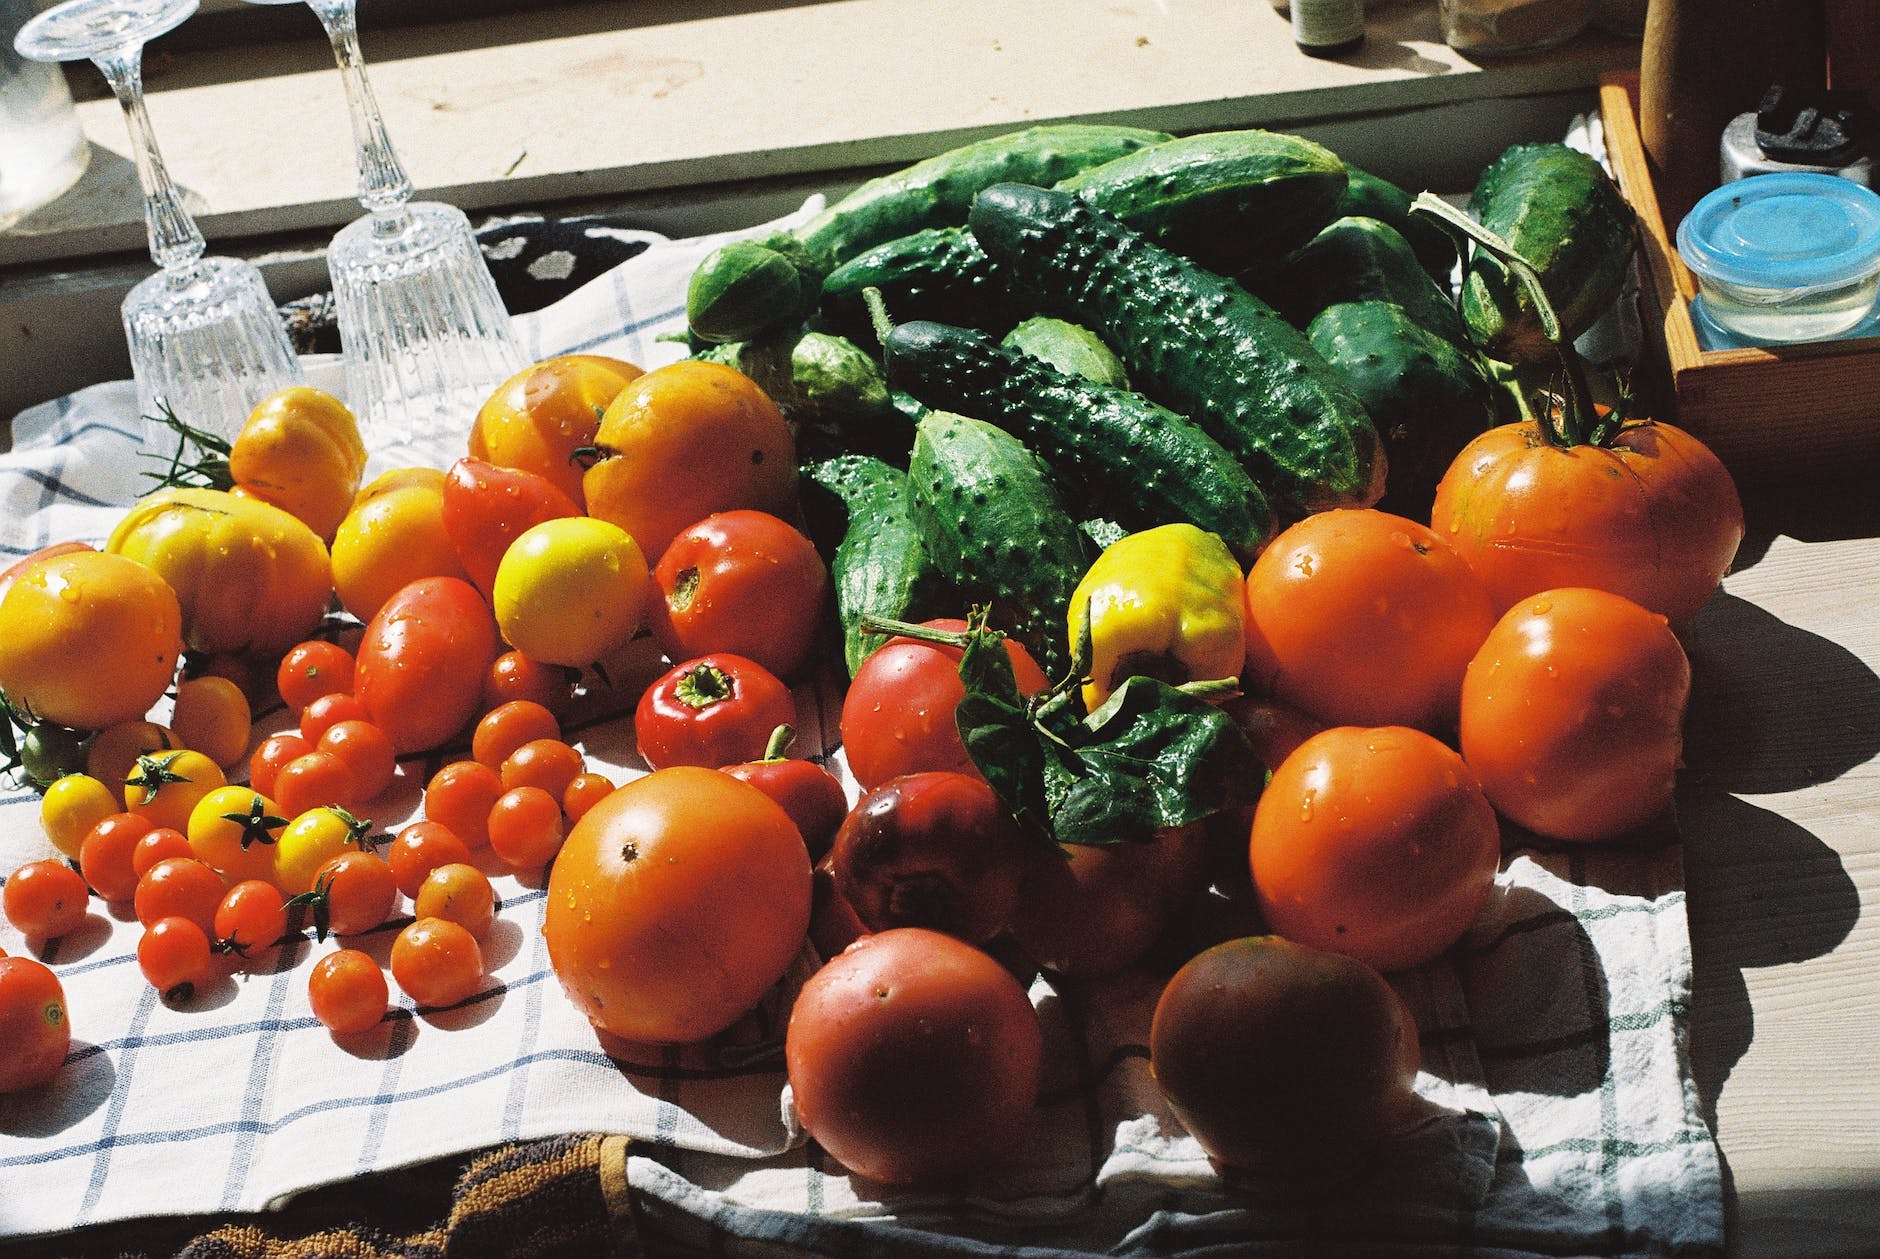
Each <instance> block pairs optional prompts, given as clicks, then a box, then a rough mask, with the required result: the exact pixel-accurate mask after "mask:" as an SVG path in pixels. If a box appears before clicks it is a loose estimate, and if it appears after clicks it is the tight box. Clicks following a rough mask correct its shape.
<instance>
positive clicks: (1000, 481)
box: [907, 410, 1089, 677]
mask: <svg viewBox="0 0 1880 1259" xmlns="http://www.w3.org/2000/svg"><path fill="white" fill-rule="evenodd" d="M907 471H908V478H909V479H910V480H911V481H912V483H913V492H914V521H915V525H916V527H918V529H919V530H920V536H921V540H922V541H923V542H924V543H925V544H926V547H927V553H928V555H930V556H931V557H932V559H933V562H934V564H935V565H936V566H937V567H938V568H939V569H940V571H941V572H944V573H950V574H952V577H953V582H954V585H955V587H956V589H957V591H958V593H959V595H960V597H961V598H962V599H963V600H966V601H968V602H971V603H977V604H984V605H985V606H986V607H987V609H988V614H989V618H990V623H991V624H992V625H993V626H994V627H995V628H998V629H1002V630H1005V631H1006V632H1007V633H1009V634H1011V635H1012V636H1013V637H1014V638H1016V639H1018V640H1019V641H1020V642H1022V643H1023V644H1025V646H1026V647H1027V648H1029V649H1030V651H1031V653H1032V656H1033V658H1035V659H1036V660H1037V661H1038V663H1039V665H1040V666H1042V667H1043V669H1044V670H1045V672H1046V673H1047V674H1048V675H1050V676H1052V677H1056V676H1058V675H1060V674H1062V673H1063V672H1064V670H1065V669H1066V668H1067V667H1068V666H1069V664H1070V652H1069V649H1068V645H1067V643H1066V641H1065V638H1066V634H1067V630H1066V625H1067V624H1068V617H1069V610H1070V599H1071V592H1072V591H1074V590H1075V589H1076V588H1077V583H1078V581H1079V580H1081V579H1082V577H1083V574H1084V569H1085V568H1086V567H1087V566H1088V564H1089V556H1088V554H1087V552H1086V551H1085V548H1084V535H1083V534H1082V533H1080V532H1079V531H1078V528H1077V524H1076V522H1075V521H1073V520H1072V519H1071V516H1070V513H1069V512H1068V511H1066V510H1065V507H1064V501H1063V499H1062V498H1060V497H1059V495H1058V491H1057V489H1056V488H1055V487H1054V486H1053V485H1052V483H1051V479H1050V474H1049V472H1048V471H1047V470H1046V468H1045V466H1044V464H1043V463H1041V462H1040V461H1039V459H1038V457H1037V456H1036V455H1034V454H1032V452H1031V451H1030V450H1028V449H1027V448H1026V447H1025V444H1024V443H1023V442H1021V441H1019V440H1018V438H1016V437H1014V436H1012V435H1011V434H1010V433H1007V432H1006V431H1005V430H1004V429H1001V428H997V427H995V426H993V425H991V424H988V423H986V422H985V421H984V420H976V419H972V418H970V417H967V416H963V415H957V414H954V413H952V412H948V411H940V410H936V411H929V412H928V413H927V415H926V417H925V418H924V419H922V420H921V422H920V423H919V424H918V425H917V426H916V427H915V430H914V450H913V453H912V455H911V456H909V459H908V468H907Z"/></svg>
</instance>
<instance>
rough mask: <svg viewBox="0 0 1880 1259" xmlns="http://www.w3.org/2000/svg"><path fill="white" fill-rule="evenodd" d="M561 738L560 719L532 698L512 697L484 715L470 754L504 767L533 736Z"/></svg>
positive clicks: (472, 742)
mask: <svg viewBox="0 0 1880 1259" xmlns="http://www.w3.org/2000/svg"><path fill="white" fill-rule="evenodd" d="M559 738H561V722H560V721H558V720H556V718H555V714H554V713H552V712H550V711H549V709H548V707H547V706H546V705H543V704H538V703H536V702H534V701H533V700H510V701H509V702H507V703H504V704H499V705H498V706H496V707H495V708H492V709H490V711H489V712H487V713H485V714H483V716H482V718H481V719H480V720H479V721H478V722H477V726H476V730H475V732H474V733H472V735H471V737H470V755H471V756H472V757H474V758H475V759H476V760H479V761H481V762H483V764H485V765H488V766H489V767H490V768H491V769H501V768H502V765H503V762H504V761H506V760H508V759H509V754H510V753H511V752H514V751H515V750H516V749H517V748H519V747H521V746H522V745H523V744H525V743H528V742H529V741H531V740H533V739H559Z"/></svg>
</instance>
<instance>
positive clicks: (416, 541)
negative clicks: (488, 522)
mask: <svg viewBox="0 0 1880 1259" xmlns="http://www.w3.org/2000/svg"><path fill="white" fill-rule="evenodd" d="M421 577H459V578H462V579H463V580H465V581H468V580H470V577H469V574H467V573H465V572H464V568H463V563H462V561H460V560H459V559H458V558H457V548H456V547H455V546H453V545H452V544H451V540H450V535H449V534H447V533H445V531H444V474H443V473H442V472H440V471H438V470H437V469H436V468H394V469H392V470H391V471H390V472H387V473H384V474H383V475H381V476H379V477H377V478H375V479H374V480H373V482H372V483H371V484H370V485H368V486H366V487H365V489H363V490H360V491H359V497H358V498H357V499H355V500H354V501H353V506H352V510H351V511H349V512H348V513H347V514H346V519H344V520H342V521H341V522H340V525H339V531H338V532H337V533H335V534H334V535H333V588H334V589H335V590H336V591H337V592H338V593H339V601H340V604H341V605H342V606H343V607H344V608H345V609H346V610H347V611H348V612H350V613H352V614H353V615H354V616H356V617H358V618H359V619H360V620H361V621H370V620H371V619H372V614H373V613H374V612H377V611H378V610H379V609H380V608H381V607H383V606H384V605H385V603H386V601H387V600H389V599H390V598H391V597H392V596H393V595H395V594H397V593H398V592H399V591H400V590H401V589H403V588H404V587H405V586H407V585H409V584H411V583H412V582H414V581H417V580H418V579H419V578H421Z"/></svg>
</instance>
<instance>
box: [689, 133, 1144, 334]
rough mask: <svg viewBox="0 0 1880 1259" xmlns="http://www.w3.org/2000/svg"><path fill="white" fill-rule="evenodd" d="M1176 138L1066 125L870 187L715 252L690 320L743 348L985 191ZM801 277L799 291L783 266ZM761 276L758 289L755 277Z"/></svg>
mask: <svg viewBox="0 0 1880 1259" xmlns="http://www.w3.org/2000/svg"><path fill="white" fill-rule="evenodd" d="M1167 139H1169V136H1168V134H1167V133H1166V132H1162V131H1146V130H1143V129H1141V128H1137V127H1114V126H1103V125H1098V124H1083V123H1063V124H1056V125H1047V126H1038V127H1029V128H1026V129H1025V130H1023V131H1017V132H1012V133H1010V134H1007V135H1000V136H993V137H991V138H990V139H986V140H979V141H976V142H974V143H972V144H966V145H961V146H960V147H958V148H955V149H950V150H948V151H947V152H945V153H940V154H936V155H935V156H933V157H930V158H927V159H926V160H924V161H920V162H915V163H914V164H913V165H911V166H908V167H904V168H903V169H901V170H898V171H894V172H892V173H891V174H887V175H882V176H880V177H878V178H875V179H871V180H869V181H868V182H867V183H864V184H863V185H861V186H860V187H859V188H857V189H855V190H854V191H853V192H851V193H849V194H848V195H847V196H845V197H843V198H841V199H840V200H838V201H837V202H835V203H834V204H833V205H831V206H829V207H828V208H827V209H825V210H824V211H823V212H822V213H820V214H818V215H816V216H815V217H814V218H812V219H811V220H810V221H809V222H807V223H805V224H803V225H802V226H801V227H799V228H797V229H795V230H794V231H790V232H779V233H776V234H774V235H772V236H770V237H768V238H766V239H764V240H762V241H741V242H738V244H737V245H734V246H726V247H725V248H722V249H719V250H715V251H713V252H712V253H711V254H709V255H708V256H707V257H706V258H705V259H704V261H703V262H701V263H700V264H699V268H698V270H697V271H696V272H694V273H693V275H692V279H691V282H690V284H689V285H688V287H687V289H686V303H685V311H686V321H687V323H689V324H690V325H691V328H692V331H693V332H694V333H695V334H697V335H698V336H700V337H703V338H704V339H706V340H708V341H741V340H744V339H746V338H748V337H752V336H756V335H757V334H758V333H760V332H763V331H764V330H766V329H769V328H774V327H777V326H779V325H781V324H785V323H788V322H791V321H793V320H798V319H801V318H803V317H804V316H805V315H807V314H808V313H809V305H810V303H812V302H813V300H814V296H815V294H816V293H817V292H818V291H819V289H820V288H821V285H822V279H823V277H824V276H826V275H827V274H829V272H830V271H832V270H833V269H835V268H836V267H837V266H839V265H841V264H842V263H844V262H846V261H848V260H849V259H850V258H853V257H854V256H855V255H856V254H859V253H860V252H862V251H863V250H864V249H867V248H868V247H869V246H871V245H878V244H880V243H881V242H883V241H889V240H894V239H895V238H896V237H900V236H905V235H907V234H908V233H909V232H915V231H919V230H921V229H922V228H928V227H944V226H946V225H948V224H950V223H960V222H963V221H964V220H965V218H966V211H967V207H968V206H970V205H971V204H972V200H973V196H974V194H975V193H977V192H978V191H979V190H980V189H981V188H984V187H986V186H987V185H989V184H994V183H999V182H1000V181H1003V180H1016V181H1019V182H1022V183H1034V184H1052V183H1056V182H1057V181H1058V180H1060V179H1063V178H1065V177H1066V176H1068V175H1072V174H1075V173H1076V172H1078V171H1080V170H1083V169H1084V168H1085V167H1087V166H1095V165H1098V164H1099V163H1102V162H1107V161H1109V160H1111V159H1112V158H1116V157H1120V156H1122V155H1123V154H1125V153H1129V152H1133V151H1134V150H1136V149H1139V148H1143V147H1145V146H1147V145H1151V144H1159V143H1161V142H1163V141H1165V140H1167ZM760 250H768V251H770V252H771V253H772V254H775V255H780V256H781V257H782V259H783V261H784V263H785V264H787V265H788V266H789V267H791V268H794V269H795V271H796V272H797V273H798V283H797V285H796V286H795V287H794V288H792V287H791V286H790V285H788V284H787V283H784V282H783V280H782V273H781V271H780V269H779V266H778V263H777V262H776V261H775V259H774V258H771V257H766V256H765V255H764V254H762V253H760V252H758V251H760ZM752 272H757V273H759V276H760V279H759V282H756V283H753V282H752V281H751V279H750V273H752Z"/></svg>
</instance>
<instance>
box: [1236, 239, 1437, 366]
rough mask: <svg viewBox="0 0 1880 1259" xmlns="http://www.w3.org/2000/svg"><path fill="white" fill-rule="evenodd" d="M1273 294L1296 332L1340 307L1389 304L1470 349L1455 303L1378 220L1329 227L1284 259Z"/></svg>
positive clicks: (1277, 304) (1405, 242)
mask: <svg viewBox="0 0 1880 1259" xmlns="http://www.w3.org/2000/svg"><path fill="white" fill-rule="evenodd" d="M1273 293H1274V300H1273V304H1274V305H1275V306H1276V307H1278V308H1279V310H1280V312H1281V313H1282V314H1284V315H1285V316H1286V318H1287V319H1288V320H1290V321H1291V322H1292V323H1293V324H1294V325H1295V326H1297V327H1301V328H1303V327H1304V326H1305V325H1307V324H1309V323H1311V322H1312V317H1313V316H1314V315H1316V314H1318V313H1319V312H1320V311H1322V310H1324V309H1325V308H1326V307H1327V306H1332V305H1336V304H1337V303H1339V302H1393V303H1395V304H1397V305H1399V306H1401V307H1403V308H1404V309H1405V310H1406V311H1409V312H1410V316H1411V318H1412V319H1414V320H1415V321H1416V322H1417V323H1419V324H1421V325H1422V326H1423V327H1425V328H1428V329H1430V330H1431V331H1432V332H1435V333H1437V334H1438V335H1439V336H1441V337H1443V338H1444V339H1445V340H1447V341H1451V342H1454V343H1455V344H1457V345H1469V344H1470V341H1469V330H1468V328H1467V327H1465V326H1464V325H1463V322H1462V316H1461V315H1460V314H1458V313H1457V312H1456V306H1455V303H1454V302H1453V301H1451V300H1450V298H1449V295H1448V294H1447V293H1445V292H1444V291H1443V290H1442V289H1439V288H1437V287H1436V281H1434V280H1432V279H1430V277H1429V273H1428V272H1426V271H1424V270H1423V267H1422V265H1421V264H1420V263H1418V262H1417V257H1416V253H1415V251H1414V250H1412V249H1411V248H1410V242H1408V241H1407V240H1405V239H1404V237H1403V235H1402V234H1401V233H1400V232H1398V231H1397V229H1396V228H1394V227H1392V226H1390V224H1388V223H1385V222H1382V221H1381V220H1378V219H1373V218H1365V217H1362V216H1353V217H1349V218H1342V219H1338V220H1336V221H1335V222H1333V223H1330V224H1327V225H1326V227H1325V229H1324V230H1323V231H1321V232H1320V233H1319V234H1318V235H1317V236H1314V237H1313V238H1312V239H1311V240H1309V241H1307V242H1306V243H1305V244H1304V245H1301V246H1300V247H1299V248H1298V249H1297V250H1295V251H1294V252H1293V253H1292V255H1291V256H1289V257H1288V258H1287V259H1286V263H1285V265H1284V266H1283V267H1281V268H1280V270H1279V271H1278V272H1277V274H1276V275H1275V277H1274V288H1273Z"/></svg>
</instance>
